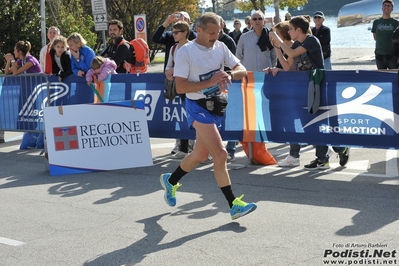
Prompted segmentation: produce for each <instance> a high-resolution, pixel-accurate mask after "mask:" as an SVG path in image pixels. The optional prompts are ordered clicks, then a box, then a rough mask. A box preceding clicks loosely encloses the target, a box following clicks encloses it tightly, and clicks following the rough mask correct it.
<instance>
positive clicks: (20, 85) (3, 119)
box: [0, 74, 50, 133]
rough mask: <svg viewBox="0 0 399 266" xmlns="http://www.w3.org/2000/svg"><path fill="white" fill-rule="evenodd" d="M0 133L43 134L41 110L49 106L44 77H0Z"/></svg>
mask: <svg viewBox="0 0 399 266" xmlns="http://www.w3.org/2000/svg"><path fill="white" fill-rule="evenodd" d="M0 82H1V83H0V130H1V131H20V132H38V133H41V132H43V130H44V121H43V107H44V106H47V105H48V103H49V102H50V91H49V88H50V82H49V78H48V76H47V75H45V74H21V75H18V76H13V75H0Z"/></svg>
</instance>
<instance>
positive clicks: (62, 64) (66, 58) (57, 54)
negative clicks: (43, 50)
mask: <svg viewBox="0 0 399 266" xmlns="http://www.w3.org/2000/svg"><path fill="white" fill-rule="evenodd" d="M67 48H68V44H67V39H66V38H65V37H64V36H61V35H59V36H57V37H55V38H54V39H53V43H52V45H51V50H50V56H51V62H52V74H53V75H58V76H59V77H58V80H59V81H61V80H62V79H63V78H66V77H68V76H69V75H71V74H72V67H71V53H70V52H69V51H68V50H67Z"/></svg>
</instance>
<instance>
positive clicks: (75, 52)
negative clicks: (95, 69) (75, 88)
mask: <svg viewBox="0 0 399 266" xmlns="http://www.w3.org/2000/svg"><path fill="white" fill-rule="evenodd" d="M67 42H68V45H69V50H70V52H71V55H72V57H71V65H72V72H73V73H74V74H75V75H77V76H79V77H84V76H85V75H86V73H87V71H89V69H90V65H91V61H92V60H93V58H94V56H95V54H94V51H93V49H91V48H90V47H89V46H87V45H86V44H87V42H86V40H85V39H83V37H82V35H80V34H79V33H77V32H74V33H72V34H71V35H69V37H68V39H67Z"/></svg>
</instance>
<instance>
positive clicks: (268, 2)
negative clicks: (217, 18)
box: [236, 0, 308, 12]
mask: <svg viewBox="0 0 399 266" xmlns="http://www.w3.org/2000/svg"><path fill="white" fill-rule="evenodd" d="M277 1H278V4H279V7H280V9H284V8H286V7H291V8H296V7H300V6H304V5H305V4H307V2H308V0H277ZM274 2H275V0H249V1H248V0H237V2H236V7H237V9H239V10H241V11H251V10H262V11H263V12H265V10H266V7H271V8H273V7H274ZM273 9H274V8H273ZM267 11H269V10H267Z"/></svg>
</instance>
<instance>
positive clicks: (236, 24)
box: [229, 19, 242, 44]
mask: <svg viewBox="0 0 399 266" xmlns="http://www.w3.org/2000/svg"><path fill="white" fill-rule="evenodd" d="M233 25H234V30H233V31H231V32H230V33H229V36H230V37H231V38H233V40H234V41H235V43H236V44H237V43H238V40H239V39H240V37H241V35H242V32H241V21H240V20H238V19H235V20H234V23H233Z"/></svg>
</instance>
